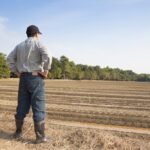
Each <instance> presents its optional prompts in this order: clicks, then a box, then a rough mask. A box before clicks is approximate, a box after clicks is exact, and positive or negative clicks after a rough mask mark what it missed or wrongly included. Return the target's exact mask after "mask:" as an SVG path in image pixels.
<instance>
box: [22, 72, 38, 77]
mask: <svg viewBox="0 0 150 150" xmlns="http://www.w3.org/2000/svg"><path fill="white" fill-rule="evenodd" d="M21 75H23V76H27V75H32V76H38V75H39V73H38V72H22V73H21Z"/></svg>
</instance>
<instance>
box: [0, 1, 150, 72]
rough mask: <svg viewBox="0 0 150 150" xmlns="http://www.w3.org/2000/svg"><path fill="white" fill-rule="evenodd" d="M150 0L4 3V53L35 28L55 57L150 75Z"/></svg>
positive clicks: (0, 32)
mask: <svg viewBox="0 0 150 150" xmlns="http://www.w3.org/2000/svg"><path fill="white" fill-rule="evenodd" d="M149 8H150V1H149V0H43V1H42V0H12V1H10V0H0V41H1V44H0V52H3V53H6V54H8V53H9V52H10V51H11V50H12V49H13V48H14V47H15V45H16V44H17V43H18V42H21V41H22V40H24V39H26V35H25V30H26V27H27V26H28V25H30V24H35V25H37V26H39V28H40V30H41V32H42V33H43V35H42V37H41V40H42V41H43V43H44V44H45V45H46V46H47V47H48V49H49V51H51V52H52V54H53V56H54V57H57V58H59V57H60V56H61V55H65V56H67V57H68V58H70V60H73V61H74V62H75V63H81V64H87V65H99V66H101V67H106V66H109V67H112V68H116V67H118V68H120V69H125V70H126V69H130V70H133V71H134V72H137V73H150V61H149V57H150V42H149V41H150V9H149Z"/></svg>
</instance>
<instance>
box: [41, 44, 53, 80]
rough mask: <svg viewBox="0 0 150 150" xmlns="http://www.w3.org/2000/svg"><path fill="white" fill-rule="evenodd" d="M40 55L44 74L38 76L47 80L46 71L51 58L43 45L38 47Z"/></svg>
mask: <svg viewBox="0 0 150 150" xmlns="http://www.w3.org/2000/svg"><path fill="white" fill-rule="evenodd" d="M40 53H41V58H42V64H43V69H44V72H42V73H40V74H41V75H43V77H44V78H47V76H48V71H49V70H50V68H51V63H52V56H51V55H50V54H49V53H48V51H47V49H46V47H45V46H43V45H41V46H40Z"/></svg>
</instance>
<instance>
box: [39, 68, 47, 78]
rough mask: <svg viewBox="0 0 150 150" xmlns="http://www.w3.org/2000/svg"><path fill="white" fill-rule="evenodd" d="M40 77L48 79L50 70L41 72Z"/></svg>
mask: <svg viewBox="0 0 150 150" xmlns="http://www.w3.org/2000/svg"><path fill="white" fill-rule="evenodd" d="M39 75H40V76H41V77H43V78H47V76H48V70H44V72H39Z"/></svg>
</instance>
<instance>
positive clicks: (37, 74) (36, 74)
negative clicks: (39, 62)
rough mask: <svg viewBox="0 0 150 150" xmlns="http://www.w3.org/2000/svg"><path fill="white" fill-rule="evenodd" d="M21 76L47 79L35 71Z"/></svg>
mask: <svg viewBox="0 0 150 150" xmlns="http://www.w3.org/2000/svg"><path fill="white" fill-rule="evenodd" d="M21 76H39V77H41V78H42V79H44V78H45V77H44V76H43V75H42V74H40V73H39V72H36V71H34V72H22V73H21Z"/></svg>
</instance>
